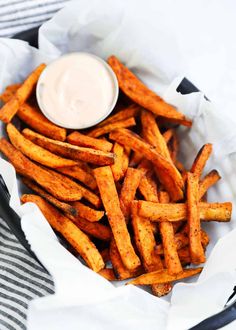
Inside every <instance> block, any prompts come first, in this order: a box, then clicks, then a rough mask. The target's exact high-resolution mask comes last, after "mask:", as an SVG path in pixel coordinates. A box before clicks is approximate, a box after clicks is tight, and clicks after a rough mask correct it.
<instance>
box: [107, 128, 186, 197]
mask: <svg viewBox="0 0 236 330" xmlns="http://www.w3.org/2000/svg"><path fill="white" fill-rule="evenodd" d="M110 138H111V139H112V140H115V141H117V142H119V143H121V144H123V145H127V146H129V147H130V148H131V149H133V150H135V151H138V152H140V153H142V154H143V156H144V157H146V158H147V159H148V160H150V161H151V162H152V163H154V165H155V167H156V170H157V172H158V179H159V180H160V182H161V183H162V184H163V186H164V187H165V188H166V190H167V191H168V193H169V194H170V196H171V199H172V200H174V201H175V200H180V199H182V198H183V180H182V176H181V175H180V173H179V172H178V170H177V169H176V167H175V166H174V165H173V164H172V163H171V162H169V161H168V160H166V159H165V158H163V157H162V156H161V155H160V154H159V153H158V152H156V151H155V150H154V149H153V147H152V146H150V145H149V144H148V143H146V142H144V141H143V140H142V139H141V138H139V136H138V135H136V134H135V133H133V132H131V131H129V130H127V129H124V128H123V129H119V130H116V131H113V132H111V133H110Z"/></svg>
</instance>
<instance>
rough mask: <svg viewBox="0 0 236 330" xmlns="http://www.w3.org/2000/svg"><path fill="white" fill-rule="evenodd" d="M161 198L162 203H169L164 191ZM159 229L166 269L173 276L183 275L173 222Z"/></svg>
mask: <svg viewBox="0 0 236 330" xmlns="http://www.w3.org/2000/svg"><path fill="white" fill-rule="evenodd" d="M159 198H160V203H168V202H169V196H168V194H167V193H165V192H164V191H161V192H160V195H159ZM159 228H160V233H161V237H162V244H163V249H164V257H165V264H166V268H167V269H168V272H169V274H171V275H175V274H178V273H181V272H182V271H183V269H182V266H181V263H180V260H179V256H178V252H177V246H176V244H175V235H174V229H173V225H172V223H171V222H168V221H163V222H160V227H159Z"/></svg>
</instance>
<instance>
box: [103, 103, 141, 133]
mask: <svg viewBox="0 0 236 330" xmlns="http://www.w3.org/2000/svg"><path fill="white" fill-rule="evenodd" d="M139 111H140V106H138V105H137V104H131V105H130V106H128V107H125V108H124V109H122V110H120V111H119V112H117V113H115V114H114V115H112V116H110V117H108V118H107V119H105V120H103V121H102V122H101V123H100V124H98V125H97V127H101V126H105V125H108V124H111V123H115V122H117V121H121V120H125V119H128V118H131V117H135V116H136V115H138V113H139Z"/></svg>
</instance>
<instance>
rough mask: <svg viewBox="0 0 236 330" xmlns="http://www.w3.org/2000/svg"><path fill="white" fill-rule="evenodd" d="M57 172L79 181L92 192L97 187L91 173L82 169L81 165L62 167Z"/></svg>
mask: <svg viewBox="0 0 236 330" xmlns="http://www.w3.org/2000/svg"><path fill="white" fill-rule="evenodd" d="M57 171H58V172H60V173H63V174H65V175H68V176H70V177H71V178H74V179H76V180H79V181H80V182H82V183H83V184H85V185H86V186H88V187H89V188H90V189H92V190H94V189H95V188H96V187H97V183H96V180H95V179H94V177H93V175H92V174H91V173H89V172H88V170H87V169H83V168H81V166H80V165H75V166H67V167H60V168H57Z"/></svg>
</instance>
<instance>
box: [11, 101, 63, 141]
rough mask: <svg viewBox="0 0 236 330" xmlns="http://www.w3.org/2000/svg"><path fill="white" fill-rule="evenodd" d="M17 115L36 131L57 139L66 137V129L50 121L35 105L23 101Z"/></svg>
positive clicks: (61, 139)
mask: <svg viewBox="0 0 236 330" xmlns="http://www.w3.org/2000/svg"><path fill="white" fill-rule="evenodd" d="M17 116H18V117H19V118H20V119H21V120H22V121H23V122H24V123H26V124H27V125H29V126H30V127H31V128H33V129H34V130H35V131H36V132H39V133H41V134H43V135H45V136H47V137H49V138H51V139H54V140H58V141H65V139H66V129H65V128H62V127H59V126H56V125H55V124H53V123H52V122H50V121H49V120H48V119H47V118H46V117H45V116H44V115H43V114H42V113H41V112H40V110H39V109H38V108H36V107H33V106H31V105H29V104H27V103H24V104H22V105H21V106H20V108H19V110H18V112H17Z"/></svg>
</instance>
